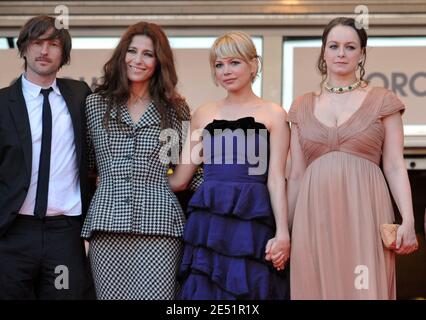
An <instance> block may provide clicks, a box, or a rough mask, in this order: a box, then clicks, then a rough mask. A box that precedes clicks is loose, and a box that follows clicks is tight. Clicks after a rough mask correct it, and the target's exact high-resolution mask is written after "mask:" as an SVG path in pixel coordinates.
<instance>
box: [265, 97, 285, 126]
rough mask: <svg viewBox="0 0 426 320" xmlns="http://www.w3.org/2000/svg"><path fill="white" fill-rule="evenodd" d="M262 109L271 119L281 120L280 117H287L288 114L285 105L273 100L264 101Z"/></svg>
mask: <svg viewBox="0 0 426 320" xmlns="http://www.w3.org/2000/svg"><path fill="white" fill-rule="evenodd" d="M261 111H262V114H263V115H264V116H265V117H267V118H268V120H270V121H277V120H278V121H279V120H280V119H285V118H286V116H287V112H286V111H285V109H284V107H282V106H280V105H279V104H277V103H275V102H272V101H264V103H263V105H262V108H261Z"/></svg>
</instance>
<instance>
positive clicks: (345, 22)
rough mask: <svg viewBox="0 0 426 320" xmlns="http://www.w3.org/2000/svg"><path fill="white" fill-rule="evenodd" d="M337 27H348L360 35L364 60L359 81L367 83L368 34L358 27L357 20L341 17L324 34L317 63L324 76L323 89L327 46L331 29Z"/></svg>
mask: <svg viewBox="0 0 426 320" xmlns="http://www.w3.org/2000/svg"><path fill="white" fill-rule="evenodd" d="M336 26H348V27H351V28H352V29H354V30H355V32H356V33H357V34H358V37H359V41H360V43H361V49H362V50H363V52H364V59H362V61H361V62H360V63H359V64H358V67H359V69H360V77H359V79H360V80H361V81H363V82H364V81H365V80H364V75H365V69H364V65H365V61H366V60H367V50H366V48H367V39H368V36H367V32H366V31H365V29H364V28H362V27H358V26H357V25H356V24H355V19H353V18H346V17H339V18H335V19H333V20H331V21H330V22H329V23H328V24H327V25H326V26H325V28H324V31H323V33H322V46H321V53H320V55H319V57H318V62H317V68H318V70H319V72H320V73H321V76H322V81H321V84H320V86H321V89H322V86H323V84H324V82H325V80H326V79H327V64H326V62H325V59H324V51H325V45H326V44H327V38H328V34H329V33H330V31H331V29H333V28H334V27H336Z"/></svg>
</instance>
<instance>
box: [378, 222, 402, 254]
mask: <svg viewBox="0 0 426 320" xmlns="http://www.w3.org/2000/svg"><path fill="white" fill-rule="evenodd" d="M398 227H399V224H387V223H385V224H382V225H381V226H380V235H381V236H382V241H383V244H384V246H385V247H386V248H388V249H391V250H395V249H396V232H397V231H398Z"/></svg>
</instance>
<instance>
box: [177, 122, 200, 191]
mask: <svg viewBox="0 0 426 320" xmlns="http://www.w3.org/2000/svg"><path fill="white" fill-rule="evenodd" d="M197 121H198V120H197V116H196V114H194V116H193V118H192V120H191V123H190V125H189V127H188V133H187V135H186V140H185V142H184V145H183V148H182V153H181V155H180V161H179V164H178V165H177V166H176V168H175V170H174V173H173V174H172V175H170V176H169V184H170V188H171V189H172V191H173V192H178V191H182V190H185V189H187V188H188V184H189V183H190V181H191V179H192V178H193V176H194V174H195V172H196V171H197V168H198V166H199V165H200V164H201V162H202V156H201V151H202V148H201V134H202V129H198V126H197Z"/></svg>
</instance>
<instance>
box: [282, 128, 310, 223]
mask: <svg viewBox="0 0 426 320" xmlns="http://www.w3.org/2000/svg"><path fill="white" fill-rule="evenodd" d="M297 131H298V129H297V125H296V124H292V125H291V140H290V156H291V169H290V174H289V177H288V182H287V198H288V221H289V222H288V224H289V227H290V230H291V228H292V226H293V220H294V211H295V209H296V201H297V195H298V194H299V186H300V181H301V180H302V178H303V175H304V174H305V171H306V160H305V156H304V154H303V151H302V148H301V146H300V143H299V136H298V132H297Z"/></svg>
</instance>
